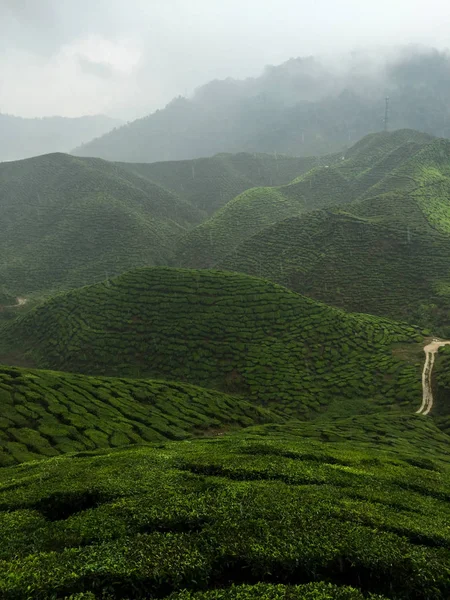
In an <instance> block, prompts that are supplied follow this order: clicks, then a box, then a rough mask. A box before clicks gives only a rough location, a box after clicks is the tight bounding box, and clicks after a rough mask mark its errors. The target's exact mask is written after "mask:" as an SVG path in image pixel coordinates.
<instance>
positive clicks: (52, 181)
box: [0, 154, 202, 296]
mask: <svg viewBox="0 0 450 600" xmlns="http://www.w3.org/2000/svg"><path fill="white" fill-rule="evenodd" d="M201 218H202V217H201V213H200V211H199V210H197V209H196V208H195V207H193V206H191V205H189V204H188V203H187V202H185V201H184V200H182V199H180V198H179V197H178V196H176V195H175V194H173V193H171V192H169V191H168V190H165V189H163V188H161V187H160V186H158V185H156V184H153V183H151V182H149V181H148V180H146V179H143V178H142V177H139V176H137V175H134V174H132V173H130V172H129V171H126V170H123V169H121V168H120V167H118V166H117V165H113V164H110V163H107V162H105V161H102V160H99V159H80V158H74V157H72V156H69V155H65V154H50V155H46V156H41V157H38V158H33V159H28V160H25V161H19V162H11V163H3V164H0V219H1V222H2V228H1V231H0V254H1V264H0V289H3V290H4V291H7V292H9V294H10V295H14V296H20V295H26V294H28V293H30V292H44V291H45V292H47V293H48V292H49V291H51V290H55V289H61V288H67V287H74V286H77V285H83V284H85V283H89V282H93V281H99V280H102V279H105V278H107V277H108V276H109V275H111V274H115V273H120V272H122V271H125V270H127V269H129V268H132V267H135V266H143V265H152V264H165V263H167V262H168V260H169V258H170V256H171V254H172V252H173V244H174V239H176V238H177V236H179V235H180V233H181V232H182V231H184V229H185V228H186V227H191V226H193V225H194V224H196V223H198V222H200V220H201Z"/></svg>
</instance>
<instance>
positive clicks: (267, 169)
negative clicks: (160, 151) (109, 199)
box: [120, 153, 339, 215]
mask: <svg viewBox="0 0 450 600" xmlns="http://www.w3.org/2000/svg"><path fill="white" fill-rule="evenodd" d="M338 158H339V157H338V156H329V157H327V158H326V160H327V161H328V162H329V163H330V164H333V163H334V162H336V160H338ZM321 160H325V159H320V158H316V157H305V158H295V157H292V156H285V155H270V154H256V153H254V154H245V153H240V154H218V155H216V156H213V157H211V158H199V159H197V160H183V161H181V160H180V161H170V162H160V163H150V164H134V163H120V166H121V167H122V168H124V169H128V170H129V171H131V172H133V173H137V174H139V175H140V176H142V177H145V178H148V179H149V180H150V181H152V182H154V183H157V184H158V185H161V186H163V187H164V188H166V189H168V190H171V191H172V192H174V193H175V194H177V195H178V196H179V197H180V198H183V199H185V200H186V201H187V202H189V203H190V204H193V205H194V206H196V207H197V208H199V209H201V210H202V211H205V213H206V214H208V215H212V214H213V213H214V212H215V211H216V210H217V209H219V208H221V207H222V206H223V205H224V204H226V203H227V202H228V201H229V200H232V199H233V198H235V197H236V196H237V195H239V194H241V193H242V192H244V191H245V190H247V189H249V188H253V187H260V186H276V185H283V184H287V183H289V182H290V181H292V180H293V179H294V178H296V177H298V176H299V175H302V174H303V173H306V172H307V171H309V170H310V169H312V168H313V167H314V166H316V165H318V164H320V162H321Z"/></svg>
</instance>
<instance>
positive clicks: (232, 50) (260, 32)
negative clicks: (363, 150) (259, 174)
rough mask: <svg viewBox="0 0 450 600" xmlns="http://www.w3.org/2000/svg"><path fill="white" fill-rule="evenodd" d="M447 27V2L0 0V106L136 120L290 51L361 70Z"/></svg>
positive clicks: (435, 41) (439, 36) (30, 113)
mask: <svg viewBox="0 0 450 600" xmlns="http://www.w3.org/2000/svg"><path fill="white" fill-rule="evenodd" d="M449 30H450V11H449V9H448V3H447V2H446V0H429V1H427V2H424V1H417V0H416V1H414V0H396V1H395V2H392V0H389V1H388V0H378V1H377V2H374V1H371V2H369V1H365V2H361V0H316V1H315V2H311V1H309V0H308V1H304V0H276V1H275V0H269V1H268V0H245V1H242V0H240V1H237V0H227V2H222V1H219V0H153V1H152V2H149V1H148V0H127V1H122V0H0V112H2V113H10V114H15V115H20V116H27V117H34V116H50V115H63V116H80V115H84V114H98V113H104V114H108V115H110V116H113V117H119V118H125V119H133V118H136V117H138V116H142V115H145V114H148V113H150V112H152V111H154V110H155V109H157V108H160V107H162V106H164V105H165V104H166V103H167V102H169V101H170V100H171V98H173V97H174V96H178V95H191V94H192V93H193V92H194V90H195V89H196V88H197V87H198V86H200V85H202V84H204V83H206V82H208V81H210V80H212V79H221V78H226V77H232V78H246V77H253V76H257V75H259V74H260V73H261V72H262V70H263V67H264V66H265V65H277V64H280V63H282V62H284V61H286V60H288V59H289V58H291V57H299V56H312V55H313V56H321V57H323V60H324V62H325V64H326V65H327V67H329V66H330V65H332V66H333V69H334V70H335V71H336V73H340V75H341V76H344V77H346V76H347V73H348V70H349V65H350V66H351V69H350V71H351V72H352V76H355V75H358V76H359V77H363V76H364V75H365V74H367V71H368V70H373V71H376V70H377V68H378V65H379V64H380V63H381V62H382V60H383V57H384V56H385V55H386V54H389V53H392V52H393V50H392V48H394V49H397V48H399V47H402V46H405V45H408V46H409V45H411V44H413V45H415V46H417V45H419V46H420V45H424V46H433V47H436V48H441V49H442V48H446V46H447V45H448V31H449ZM352 51H353V52H354V54H353V59H349V56H352V55H350V54H349V53H350V52H352ZM362 51H363V52H362ZM355 52H356V54H355ZM394 52H395V50H394ZM355 56H356V58H355Z"/></svg>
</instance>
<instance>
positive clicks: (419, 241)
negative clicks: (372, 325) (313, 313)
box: [218, 205, 450, 335]
mask: <svg viewBox="0 0 450 600" xmlns="http://www.w3.org/2000/svg"><path fill="white" fill-rule="evenodd" d="M391 206H392V205H391ZM404 208H405V207H404ZM396 212H397V214H398V213H399V207H398V205H397V206H396ZM407 214H408V216H407V218H408V219H410V221H412V217H413V215H414V211H411V212H409V213H407ZM422 221H424V218H423V217H422ZM218 266H219V267H220V268H223V269H226V270H230V271H240V272H243V273H248V274H250V275H257V276H260V277H266V278H268V279H271V280H273V281H276V282H278V283H281V284H282V285H286V286H287V287H289V288H290V289H293V290H295V291H297V292H299V293H302V294H306V295H308V296H311V297H312V298H315V299H317V300H321V301H323V302H326V303H328V304H331V305H334V306H339V307H341V308H344V309H345V310H348V311H358V312H370V313H373V314H377V315H383V316H388V317H391V318H395V319H398V320H406V321H409V322H411V323H421V324H422V325H426V326H427V327H431V328H433V329H434V330H437V329H442V328H444V330H443V334H444V335H447V334H450V330H447V329H445V327H446V326H447V321H448V319H447V315H448V310H449V308H450V304H449V299H450V297H449V292H448V285H449V282H450V243H449V239H448V237H447V236H444V235H429V234H427V233H422V232H420V231H414V230H413V229H412V227H411V228H409V229H407V228H406V227H404V228H403V227H397V228H396V227H394V226H391V227H386V226H384V224H383V222H381V223H380V222H377V221H374V220H373V219H363V218H360V217H356V216H353V215H351V214H348V213H339V212H332V211H316V212H313V213H311V214H308V215H304V216H302V217H294V218H290V219H286V220H284V221H282V222H280V223H277V224H276V225H273V226H272V227H268V228H266V229H264V230H263V231H261V232H259V233H258V234H256V235H254V236H253V237H251V238H250V239H248V240H247V241H246V242H244V243H243V244H241V245H240V246H239V247H238V248H237V249H236V250H234V252H233V253H232V254H230V255H229V256H228V257H226V258H225V259H224V260H223V261H222V262H220V263H219V265H218ZM445 332H447V333H445Z"/></svg>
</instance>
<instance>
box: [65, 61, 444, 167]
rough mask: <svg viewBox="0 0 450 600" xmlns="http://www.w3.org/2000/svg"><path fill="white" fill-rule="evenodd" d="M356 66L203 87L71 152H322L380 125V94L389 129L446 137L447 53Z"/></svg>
mask: <svg viewBox="0 0 450 600" xmlns="http://www.w3.org/2000/svg"><path fill="white" fill-rule="evenodd" d="M354 58H355V57H353V59H354ZM356 62H358V61H357V60H356ZM359 69H360V70H359V71H358V70H357V72H353V71H352V60H349V64H348V65H342V68H340V69H338V70H336V69H333V68H332V67H330V66H326V65H324V64H322V63H321V61H320V60H319V59H314V58H312V57H310V58H298V59H291V60H289V61H287V62H286V63H284V64H282V65H280V66H277V67H268V68H266V70H265V71H264V73H263V74H262V75H261V76H260V77H257V78H252V79H247V80H244V81H235V80H232V79H227V80H224V81H212V82H210V83H209V84H207V85H205V86H203V87H201V88H199V89H198V90H197V91H196V93H195V94H194V95H193V97H192V98H190V99H186V98H176V99H174V100H173V101H172V102H171V103H169V104H168V105H167V106H166V107H165V108H164V109H163V110H158V111H156V112H155V113H153V114H151V115H149V116H147V117H145V118H143V119H138V120H136V121H134V122H132V123H130V124H127V125H125V126H123V127H120V128H118V129H117V130H115V131H113V132H110V133H108V134H106V135H105V136H102V137H99V138H98V139H95V140H92V141H91V142H89V143H88V144H85V145H83V146H81V147H79V148H77V149H76V150H75V151H74V153H75V154H79V155H82V156H99V157H101V158H105V159H108V160H116V161H129V162H155V161H161V160H181V159H188V158H197V157H200V156H211V155H214V154H217V153H219V152H243V151H244V152H268V153H274V152H278V153H282V154H290V155H298V156H308V155H309V156H311V155H317V154H331V153H334V152H337V151H340V150H342V149H343V148H348V147H349V146H351V145H352V144H354V143H355V142H356V141H357V140H358V139H360V138H361V137H363V136H364V135H367V134H368V133H372V132H376V131H379V130H380V129H382V128H383V117H384V99H385V96H389V97H390V117H389V125H390V128H391V129H392V130H395V129H402V128H410V129H416V130H420V131H426V132H427V133H430V134H432V135H437V136H447V135H449V132H450V129H449V123H450V109H449V105H448V102H446V100H445V98H447V97H448V93H449V89H448V84H447V81H448V74H449V72H450V56H449V55H448V54H446V53H445V52H442V53H439V52H436V51H427V50H424V51H423V52H421V51H416V52H410V53H407V52H405V53H403V54H402V55H400V56H399V57H398V58H396V59H385V62H384V64H380V65H378V67H377V69H375V71H373V70H371V69H370V68H368V69H367V72H366V73H363V72H361V65H359Z"/></svg>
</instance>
